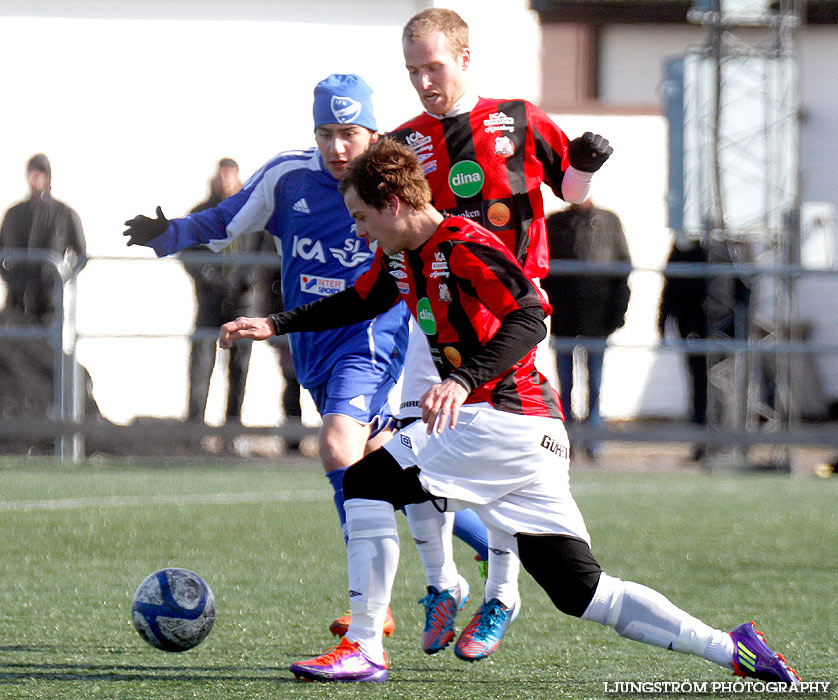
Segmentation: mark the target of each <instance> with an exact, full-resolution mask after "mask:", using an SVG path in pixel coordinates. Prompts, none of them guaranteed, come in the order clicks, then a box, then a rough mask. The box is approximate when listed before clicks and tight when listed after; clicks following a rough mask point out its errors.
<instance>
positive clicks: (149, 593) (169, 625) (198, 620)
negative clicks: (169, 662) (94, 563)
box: [131, 568, 215, 651]
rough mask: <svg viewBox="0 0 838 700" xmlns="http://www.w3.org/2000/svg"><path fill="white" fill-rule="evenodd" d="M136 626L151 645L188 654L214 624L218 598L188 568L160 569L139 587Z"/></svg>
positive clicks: (134, 609)
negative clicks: (216, 599) (188, 650)
mask: <svg viewBox="0 0 838 700" xmlns="http://www.w3.org/2000/svg"><path fill="white" fill-rule="evenodd" d="M131 615H132V617H133V619H134V627H136V628H137V632H139V633H140V636H141V637H142V638H143V639H144V640H145V641H147V642H148V643H149V644H151V646H153V647H157V648H158V649H163V650H164V651H186V650H187V649H191V648H192V647H194V646H197V645H198V644H200V643H201V642H203V641H204V639H205V638H206V636H207V635H208V634H209V633H210V630H211V629H212V624H213V622H215V598H214V597H213V595H212V591H211V590H210V588H209V586H207V584H206V583H205V582H204V580H203V579H202V578H201V577H200V576H198V574H196V573H195V572H193V571H189V570H188V569H177V568H172V569H160V571H155V572H154V573H153V574H151V575H150V576H148V577H146V579H145V580H144V581H143V582H142V583H141V584H140V585H139V587H138V588H137V592H136V593H134V602H133V604H132V606H131Z"/></svg>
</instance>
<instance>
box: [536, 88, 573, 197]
mask: <svg viewBox="0 0 838 700" xmlns="http://www.w3.org/2000/svg"><path fill="white" fill-rule="evenodd" d="M526 106H527V123H528V124H529V127H530V130H531V131H532V135H533V142H534V145H535V155H536V158H538V160H539V161H540V162H541V165H542V166H543V167H544V181H545V182H546V183H547V184H548V185H550V189H552V190H553V192H554V193H555V194H556V196H557V197H561V196H562V178H563V177H564V171H565V170H567V166H568V165H570V162H569V161H568V159H567V136H566V135H565V133H564V132H563V131H562V130H561V129H560V128H559V127H558V125H557V124H556V123H555V122H554V121H553V120H552V119H550V117H548V116H547V114H546V113H545V112H544V111H543V110H541V109H539V108H538V107H536V106H535V105H534V104H532V103H530V102H527V103H526Z"/></svg>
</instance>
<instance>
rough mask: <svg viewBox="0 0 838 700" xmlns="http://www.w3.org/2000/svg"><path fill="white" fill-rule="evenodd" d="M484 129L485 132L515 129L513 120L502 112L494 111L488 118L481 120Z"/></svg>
mask: <svg viewBox="0 0 838 700" xmlns="http://www.w3.org/2000/svg"><path fill="white" fill-rule="evenodd" d="M483 126H484V127H486V128H485V129H484V130H485V132H486V133H487V134H493V133H494V132H496V131H508V132H510V133H511V132H513V131H515V120H514V119H513V118H512V117H510V116H508V115H507V114H504V113H503V112H495V113H493V114H490V115H489V118H488V119H484V120H483Z"/></svg>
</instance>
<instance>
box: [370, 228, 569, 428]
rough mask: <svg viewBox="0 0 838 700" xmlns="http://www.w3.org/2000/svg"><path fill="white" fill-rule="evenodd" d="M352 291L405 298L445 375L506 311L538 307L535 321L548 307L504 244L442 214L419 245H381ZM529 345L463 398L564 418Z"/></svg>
mask: <svg viewBox="0 0 838 700" xmlns="http://www.w3.org/2000/svg"><path fill="white" fill-rule="evenodd" d="M354 288H355V291H356V292H357V293H358V294H359V295H360V297H361V298H362V299H364V300H367V299H370V300H371V299H373V298H375V299H388V300H389V302H391V303H397V302H398V300H399V299H403V300H404V301H405V303H406V304H407V306H408V308H409V309H410V312H411V313H412V314H413V316H414V318H415V319H416V322H417V324H418V326H419V327H420V328H421V329H422V331H423V332H424V333H425V336H426V337H427V339H428V345H429V346H430V350H431V356H432V357H433V360H434V364H435V365H436V367H437V369H438V370H439V374H440V376H441V377H442V378H443V379H445V378H446V377H448V376H449V375H451V374H452V373H455V372H456V370H457V369H458V368H460V367H461V366H463V365H464V363H466V364H467V363H468V360H469V358H472V357H475V356H476V355H477V353H479V352H480V351H481V349H483V347H484V346H485V345H486V344H487V343H488V342H489V341H490V340H491V339H492V337H493V336H494V335H495V334H496V333H497V332H498V329H499V328H500V326H501V322H502V321H503V320H504V318H506V317H507V316H508V315H510V314H512V313H514V312H516V311H523V310H526V309H530V310H531V311H532V310H536V309H537V310H539V313H538V318H539V319H541V318H542V316H541V312H543V314H544V315H549V314H550V312H551V308H550V305H549V304H548V303H547V302H546V301H543V299H542V295H541V294H540V293H539V292H538V291H537V290H536V288H535V286H534V285H533V283H532V281H531V280H530V279H529V278H528V277H527V276H526V274H525V273H524V271H523V270H522V268H521V266H520V265H519V264H518V263H517V261H516V260H515V258H514V257H513V256H512V254H511V253H510V251H509V250H508V249H507V248H506V246H505V245H504V244H503V242H502V241H501V240H500V239H498V238H497V237H496V236H494V235H493V234H491V233H490V232H489V231H486V230H485V229H484V228H482V227H481V226H479V225H477V224H475V223H473V222H471V221H469V220H468V219H464V218H462V217H451V218H447V219H445V220H444V221H443V222H442V223H441V224H440V225H439V227H438V228H437V230H436V231H435V232H434V234H433V235H432V236H431V238H430V239H428V241H427V242H426V243H425V244H424V245H422V246H421V247H420V248H418V249H417V250H414V251H410V250H406V251H403V252H401V253H396V254H395V255H384V254H383V253H382V251H381V249H380V248H379V250H378V251H377V253H376V258H375V260H374V261H373V264H372V266H371V268H370V269H369V270H368V271H367V272H366V273H364V274H363V275H362V276H361V277H360V278H359V279H358V280H357V281H356V282H355V287H354ZM539 323H540V321H539ZM542 330H543V328H542ZM542 337H543V336H542ZM519 342H520V341H519ZM535 342H537V341H535ZM534 344H535V343H533V345H527V346H525V347H524V348H523V349H522V350H521V351H520V352H519V353H518V354H516V355H515V358H521V359H520V360H518V361H515V362H514V363H510V364H511V366H510V365H509V364H507V365H504V366H505V367H506V369H504V370H503V371H502V372H501V373H500V374H492V375H491V378H489V379H488V380H487V381H484V382H483V383H481V384H479V385H478V386H475V387H474V388H473V389H472V392H471V394H470V395H469V397H468V399H467V400H466V403H479V402H484V401H485V402H488V403H490V404H491V405H492V406H494V407H495V408H498V409H500V410H505V411H510V412H512V413H518V414H524V415H537V416H551V417H554V418H562V417H563V416H562V412H561V408H560V405H559V401H558V397H557V396H556V394H555V392H554V391H553V388H552V387H551V386H550V384H549V383H548V382H547V380H546V379H545V378H544V377H543V376H542V375H541V374H540V373H539V372H538V370H536V368H535V347H534ZM524 352H526V354H525V355H524V354H523V353H524ZM463 369H464V370H465V367H463ZM455 376H456V375H455Z"/></svg>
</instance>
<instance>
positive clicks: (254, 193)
mask: <svg viewBox="0 0 838 700" xmlns="http://www.w3.org/2000/svg"><path fill="white" fill-rule="evenodd" d="M254 179H255V182H253V183H252V184H251V183H248V185H246V186H245V188H243V189H241V190H239V192H237V193H236V194H234V195H233V196H232V197H228V198H227V199H225V200H224V201H223V202H221V204H219V205H218V206H215V207H213V208H212V209H205V210H204V211H201V212H197V213H195V214H190V215H189V216H186V217H184V218H182V219H171V220H170V221H169V228H167V229H166V230H165V231H164V232H163V233H161V234H160V235H159V236H157V237H156V238H153V239H152V240H151V241H150V242H149V246H150V247H151V248H152V249H153V250H154V252H155V253H157V255H158V257H163V256H165V255H171V254H172V253H176V252H177V251H179V250H184V249H185V248H189V247H191V246H194V245H199V244H203V245H206V246H208V247H209V248H210V249H211V250H213V251H219V250H222V249H223V248H226V247H227V246H228V245H229V244H230V242H231V241H232V240H233V239H234V238H235V237H236V236H238V235H241V234H243V233H254V232H256V231H263V230H264V229H265V224H266V223H267V221H268V219H269V218H270V216H271V214H272V213H273V210H274V208H275V195H274V191H273V186H272V184H275V183H274V182H273V181H272V180H271V179H270V178H265V177H260V178H254Z"/></svg>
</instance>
